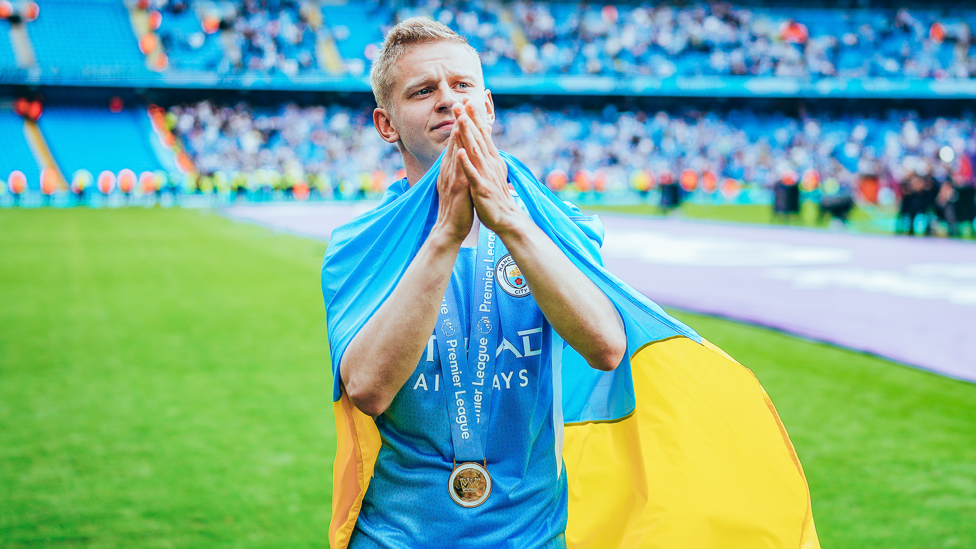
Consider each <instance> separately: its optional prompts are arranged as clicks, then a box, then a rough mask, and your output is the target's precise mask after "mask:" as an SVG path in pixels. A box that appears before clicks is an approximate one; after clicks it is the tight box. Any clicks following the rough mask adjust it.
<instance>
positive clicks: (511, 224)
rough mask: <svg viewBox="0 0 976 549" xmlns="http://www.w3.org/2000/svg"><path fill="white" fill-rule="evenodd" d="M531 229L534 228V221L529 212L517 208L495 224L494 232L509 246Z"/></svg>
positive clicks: (524, 237) (527, 234) (522, 237)
mask: <svg viewBox="0 0 976 549" xmlns="http://www.w3.org/2000/svg"><path fill="white" fill-rule="evenodd" d="M533 229H536V225H535V222H534V221H532V218H531V217H529V214H527V213H525V212H524V211H522V210H521V209H518V210H516V211H514V212H512V215H510V216H508V218H507V219H505V220H504V221H503V222H501V223H497V224H496V226H495V234H497V235H498V237H499V238H501V239H502V241H503V242H505V244H506V246H509V247H511V245H514V244H516V243H518V242H520V241H523V240H525V239H526V238H527V237H528V236H529V234H530V233H531V231H532V230H533Z"/></svg>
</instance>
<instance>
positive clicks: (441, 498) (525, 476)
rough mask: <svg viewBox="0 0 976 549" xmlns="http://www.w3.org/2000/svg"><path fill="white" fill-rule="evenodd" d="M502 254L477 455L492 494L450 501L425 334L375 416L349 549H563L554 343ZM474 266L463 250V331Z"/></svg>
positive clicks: (437, 385)
mask: <svg viewBox="0 0 976 549" xmlns="http://www.w3.org/2000/svg"><path fill="white" fill-rule="evenodd" d="M499 244H500V241H499ZM499 251H500V252H501V253H498V254H497V255H496V256H495V258H496V267H499V265H500V269H499V270H498V271H497V272H498V274H499V277H498V278H497V279H496V280H497V282H496V283H497V285H498V289H500V290H502V291H497V292H496V293H495V295H496V296H497V297H496V299H497V300H498V307H499V317H500V322H499V324H500V329H501V331H500V333H499V337H498V348H497V349H496V353H497V358H496V365H495V374H494V377H493V379H492V390H493V394H492V399H491V411H490V418H489V423H488V434H487V445H486V448H485V455H486V457H487V466H488V471H489V473H490V474H491V478H492V482H493V484H492V490H491V495H490V496H489V497H488V499H487V501H486V502H485V503H484V504H482V505H480V506H478V507H474V508H463V507H461V506H459V505H458V504H456V503H454V501H453V500H452V499H451V497H450V495H449V493H448V478H449V477H450V474H451V471H452V469H453V460H454V446H453V444H452V441H451V430H450V425H449V419H448V408H447V398H448V394H449V393H448V392H447V391H446V390H445V389H446V387H445V383H444V379H443V374H442V370H441V364H440V359H439V356H438V350H437V347H436V345H437V341H436V336H434V335H432V336H431V339H430V340H429V341H428V345H427V349H426V351H425V353H424V356H422V357H421V359H420V362H419V364H418V365H417V368H416V370H415V371H414V373H413V375H412V376H411V377H410V379H409V380H408V381H407V383H406V384H404V386H403V388H401V389H400V392H399V393H397V396H396V397H395V398H394V399H393V402H392V403H391V404H390V407H389V408H388V409H387V410H386V412H384V413H383V414H382V415H380V416H379V417H377V418H376V426H377V427H378V429H379V432H380V435H381V437H382V439H383V446H382V449H381V450H380V453H379V457H378V459H377V461H376V466H375V470H374V473H373V478H372V480H371V481H370V484H369V489H368V490H367V492H366V495H365V497H364V499H363V506H362V511H361V512H360V514H359V520H358V521H357V523H356V530H355V532H354V533H353V536H352V541H351V544H350V547H351V548H352V549H369V548H403V547H424V548H441V547H443V548H445V549H447V548H451V549H455V548H457V547H465V548H472V549H473V548H482V547H511V548H520V549H529V548H539V547H544V548H550V547H551V548H564V547H565V546H566V542H565V538H564V532H565V529H566V518H567V498H568V488H567V484H566V475H565V474H563V468H562V448H561V447H560V446H561V441H562V436H561V433H562V413H561V408H560V407H561V402H560V399H559V398H558V393H559V391H558V383H554V381H556V382H558V378H557V379H555V380H554V375H553V368H552V362H553V360H552V359H553V354H554V353H553V343H554V337H555V343H556V345H557V347H556V350H555V353H556V354H557V363H558V353H559V349H561V346H562V342H561V340H559V339H558V336H554V333H553V331H552V328H551V327H550V325H549V323H548V321H546V319H545V317H544V316H543V315H542V311H540V310H539V307H538V306H537V305H536V304H535V301H534V299H533V298H532V295H531V288H528V290H527V289H526V288H527V286H526V284H525V281H524V279H522V278H521V275H520V273H519V272H518V269H517V266H515V267H514V268H513V263H512V261H511V257H510V256H507V252H506V251H504V248H503V247H502V249H501V250H499ZM506 256H507V258H506ZM475 257H476V249H475V248H462V249H461V252H460V254H459V256H458V259H457V262H456V263H455V265H454V272H453V276H452V280H451V284H453V285H454V291H455V295H457V296H458V300H459V301H460V303H459V305H460V313H461V314H460V317H461V322H462V324H463V325H464V328H463V329H464V333H466V334H469V333H470V317H469V313H470V307H471V294H472V292H473V289H474V288H473V286H474V263H475ZM557 375H558V374H557ZM554 387H555V388H554ZM554 396H555V397H556V398H554Z"/></svg>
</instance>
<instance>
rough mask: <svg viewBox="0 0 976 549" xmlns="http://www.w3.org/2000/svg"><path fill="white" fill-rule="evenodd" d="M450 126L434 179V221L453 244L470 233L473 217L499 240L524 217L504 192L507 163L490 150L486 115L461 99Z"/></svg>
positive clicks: (491, 148) (495, 149)
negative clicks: (436, 202)
mask: <svg viewBox="0 0 976 549" xmlns="http://www.w3.org/2000/svg"><path fill="white" fill-rule="evenodd" d="M451 110H452V112H453V114H454V117H455V120H456V122H455V124H454V128H453V129H452V130H451V136H450V138H449V139H448V143H447V151H446V152H445V154H444V157H443V158H442V159H441V167H440V173H439V175H438V178H437V192H438V194H439V196H440V206H439V209H438V215H437V222H438V224H441V225H442V226H443V227H444V228H445V229H446V230H447V231H449V233H450V234H451V236H452V237H454V238H456V239H457V240H458V241H461V240H464V238H465V237H466V236H467V235H468V233H469V232H470V231H471V227H472V225H473V223H474V213H475V212H477V214H478V219H479V220H480V221H481V223H483V224H484V225H485V226H486V227H488V228H489V229H491V230H492V231H494V232H495V233H496V234H498V235H499V236H503V235H504V233H506V232H508V231H511V230H514V229H515V228H516V226H517V224H518V223H519V222H520V221H522V220H524V219H525V218H526V214H525V213H524V212H523V211H522V209H521V208H519V207H518V205H517V204H516V203H515V200H514V199H513V198H512V195H511V194H510V193H509V188H508V165H507V164H506V163H505V160H504V159H502V157H501V155H500V154H499V153H498V149H497V148H495V143H494V142H493V141H492V138H491V126H490V125H489V124H488V120H487V118H486V116H485V113H484V112H482V111H481V110H479V109H478V108H477V107H476V105H475V103H474V102H472V101H470V100H466V101H465V102H464V103H463V104H462V103H455V104H454V106H453V107H452V108H451Z"/></svg>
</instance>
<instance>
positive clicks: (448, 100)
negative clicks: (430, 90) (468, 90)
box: [435, 82, 461, 113]
mask: <svg viewBox="0 0 976 549" xmlns="http://www.w3.org/2000/svg"><path fill="white" fill-rule="evenodd" d="M459 102H461V97H460V95H459V94H458V93H457V92H455V91H454V90H453V89H451V86H449V85H448V84H447V82H441V84H440V85H439V86H437V105H436V106H435V108H436V109H437V112H439V113H443V112H450V111H451V107H452V106H454V104H455V103H459Z"/></svg>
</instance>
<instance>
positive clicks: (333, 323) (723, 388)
mask: <svg viewBox="0 0 976 549" xmlns="http://www.w3.org/2000/svg"><path fill="white" fill-rule="evenodd" d="M502 156H503V157H504V158H505V161H506V162H507V163H508V169H509V182H510V183H511V184H512V186H513V188H514V189H515V191H516V193H517V194H518V196H519V198H520V199H521V200H522V202H523V203H524V205H525V208H526V209H527V210H528V213H529V215H530V216H531V217H532V219H533V220H534V221H535V222H536V224H538V225H539V227H541V228H542V230H543V231H545V232H546V234H547V235H549V237H550V238H551V239H552V240H553V241H554V242H555V243H556V244H557V245H558V246H559V247H560V248H561V249H562V251H563V252H564V253H565V254H566V256H567V257H569V258H570V260H572V261H573V263H575V264H576V266H577V267H579V268H580V270H581V271H582V272H583V273H585V274H586V275H587V276H588V277H589V278H590V279H591V280H592V281H593V282H594V283H595V284H596V285H597V286H599V287H600V288H601V289H602V290H603V291H604V292H605V293H606V294H607V296H608V297H609V298H610V299H611V301H612V302H613V303H614V305H615V306H616V307H617V310H618V311H619V312H620V314H621V317H622V318H623V320H624V324H625V326H626V331H627V358H625V360H624V361H623V363H622V364H621V365H620V366H619V367H618V368H617V369H616V370H614V371H612V372H600V371H597V370H593V369H592V368H590V367H589V366H588V365H587V364H586V362H585V361H584V360H583V359H582V357H580V356H579V355H578V354H577V353H576V352H575V351H573V350H572V349H571V348H569V347H567V348H566V349H565V350H564V351H563V353H562V367H561V369H560V368H556V369H555V370H554V372H555V374H554V375H557V376H559V377H561V383H559V384H557V390H558V391H561V395H557V396H558V397H560V398H561V400H562V413H563V421H564V425H565V427H564V432H563V433H562V436H563V437H564V445H563V460H564V462H565V464H566V469H565V472H566V474H567V475H568V480H569V526H568V528H567V531H566V539H567V542H568V545H569V547H571V548H601V549H602V548H612V547H623V548H631V547H635V548H636V547H641V548H679V549H686V548H694V549H698V548H701V549H708V548H714V549H732V548H742V549H760V548H777V549H779V548H791V549H792V548H797V549H812V548H819V547H820V544H819V542H818V540H817V533H816V529H815V528H814V523H813V515H812V511H811V504H810V494H809V489H808V487H807V483H806V479H805V477H804V475H803V468H802V467H801V466H800V461H799V459H798V458H797V456H796V452H795V451H794V449H793V445H792V443H791V442H790V439H789V436H788V435H787V433H786V429H785V428H784V427H783V424H782V422H781V421H780V419H779V416H778V415H777V414H776V409H775V408H774V407H773V403H772V402H771V401H770V399H769V396H768V395H767V394H766V392H765V391H764V390H763V388H762V386H761V385H760V384H759V381H758V380H757V379H756V377H755V376H754V375H753V374H752V372H751V371H750V370H749V369H747V368H745V367H744V366H742V365H741V364H739V363H738V362H736V361H735V360H734V359H732V358H731V357H729V356H728V355H727V354H725V353H724V352H723V351H722V350H721V349H719V348H717V347H715V346H714V345H712V344H710V343H709V342H708V341H705V340H704V339H702V338H701V337H700V336H699V335H698V334H696V333H695V332H694V331H693V330H691V329H690V328H689V327H687V326H685V325H684V324H682V323H680V322H678V321H677V320H675V319H674V318H672V317H670V316H669V315H668V314H667V313H665V312H664V311H663V310H662V309H661V308H660V307H658V306H657V305H655V304H654V303H653V302H651V301H650V300H648V299H647V298H646V297H644V296H643V295H641V294H640V293H638V292H637V291H636V290H634V289H632V288H631V287H629V286H628V285H626V284H625V283H624V282H623V281H621V280H619V279H618V278H616V277H615V276H613V275H612V274H610V273H609V272H608V271H606V270H605V269H604V268H603V265H602V262H601V259H600V254H599V245H600V243H602V240H603V229H602V224H601V223H600V222H599V219H598V218H596V217H595V216H594V217H584V216H582V215H581V214H580V212H579V210H577V209H575V208H573V207H572V206H569V205H567V204H565V203H563V202H562V201H560V200H559V199H558V198H556V197H555V196H554V195H552V194H551V193H550V192H549V191H548V190H547V189H546V188H545V187H544V186H543V185H542V184H540V183H539V182H538V181H537V180H536V179H535V177H533V175H532V173H531V172H530V171H529V170H528V169H527V168H526V167H525V166H524V165H522V163H521V162H519V161H518V160H516V159H515V158H514V157H512V156H510V155H507V154H505V153H502ZM439 165H440V163H439V162H438V163H437V164H435V165H434V166H433V167H432V168H431V169H430V170H429V171H428V173H427V175H425V176H424V177H423V178H422V179H421V180H420V181H419V182H418V183H417V184H415V185H414V186H413V187H410V188H409V189H407V188H406V187H405V186H402V187H399V188H395V189H392V190H391V192H390V193H388V194H387V196H386V198H385V200H384V201H383V203H382V204H381V205H380V206H379V207H377V208H376V209H374V210H372V211H370V212H368V213H366V214H364V215H363V216H361V217H359V218H357V219H356V220H354V221H353V222H352V223H350V224H348V225H345V226H343V227H340V228H338V229H336V231H335V232H334V233H333V235H332V241H331V242H330V245H329V250H328V252H327V253H326V257H325V262H324V264H323V266H322V287H323V293H324V296H325V303H326V310H327V314H328V317H329V319H330V320H329V341H330V346H331V350H332V361H333V371H334V372H338V364H339V362H340V361H341V359H342V353H343V352H344V351H345V348H346V346H347V345H348V343H349V341H350V340H351V339H352V337H353V336H355V334H356V333H357V332H358V331H359V329H360V328H361V327H362V326H363V324H365V323H366V321H367V320H368V319H369V317H370V316H371V315H372V314H373V313H374V312H375V311H376V310H377V309H378V308H379V306H380V304H382V303H383V302H384V301H385V299H386V297H387V296H388V295H389V294H390V293H391V292H392V291H393V288H394V287H395V286H396V283H397V281H399V279H400V277H401V276H402V275H403V273H404V271H405V270H406V268H407V266H408V265H409V264H410V261H411V260H412V259H413V257H414V256H415V255H416V253H417V251H418V250H419V249H420V246H421V245H422V244H423V242H424V240H425V239H426V237H427V235H428V234H429V232H430V229H431V227H432V225H433V223H434V220H435V218H436V216H437V191H436V188H435V183H436V177H437V174H438V172H439ZM337 377H338V376H337ZM333 400H334V409H335V417H336V427H337V433H338V447H337V451H336V461H335V469H334V473H333V474H334V479H333V481H334V484H333V499H332V524H331V526H330V529H329V542H330V544H331V545H332V547H333V548H344V547H346V546H347V545H348V543H349V538H350V536H351V535H352V531H353V529H354V527H355V523H356V519H357V517H358V515H359V510H360V507H361V505H362V500H363V496H364V495H365V493H366V489H367V488H368V486H369V480H370V478H371V477H372V471H373V465H374V463H375V461H376V456H377V454H378V452H379V448H380V445H381V441H380V437H379V433H378V432H377V430H376V426H375V424H374V423H373V419H372V418H370V417H369V416H366V415H364V414H362V413H361V412H359V410H357V409H356V408H355V407H354V406H353V405H352V403H351V402H350V401H349V399H348V398H347V397H346V396H345V394H344V393H342V392H341V391H340V389H339V383H338V380H337V381H336V383H335V388H334V392H333ZM557 435H558V434H557Z"/></svg>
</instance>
